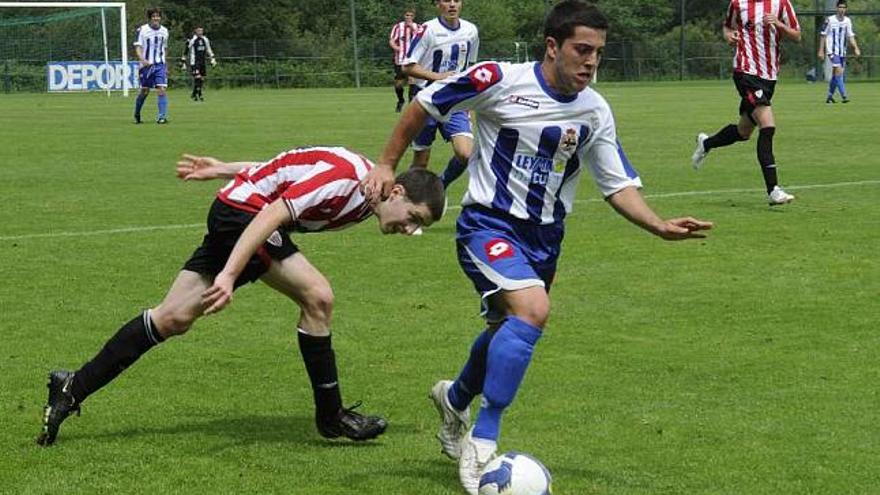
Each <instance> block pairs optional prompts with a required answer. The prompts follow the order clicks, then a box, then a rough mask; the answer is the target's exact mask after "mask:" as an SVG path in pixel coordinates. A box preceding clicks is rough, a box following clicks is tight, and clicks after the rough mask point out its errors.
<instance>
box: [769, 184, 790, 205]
mask: <svg viewBox="0 0 880 495" xmlns="http://www.w3.org/2000/svg"><path fill="white" fill-rule="evenodd" d="M792 200H794V196H793V195H791V194H788V193H787V192H785V191H783V190H782V188H781V187H779V186H775V187H774V188H773V190H772V191H770V194H768V195H767V202H768V203H770V206H776V205H784V204H786V203H791V202H792Z"/></svg>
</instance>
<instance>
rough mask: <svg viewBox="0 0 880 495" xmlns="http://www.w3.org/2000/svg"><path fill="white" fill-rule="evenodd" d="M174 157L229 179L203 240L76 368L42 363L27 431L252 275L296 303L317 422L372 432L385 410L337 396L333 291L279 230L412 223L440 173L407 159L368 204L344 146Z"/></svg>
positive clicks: (439, 188) (204, 173)
mask: <svg viewBox="0 0 880 495" xmlns="http://www.w3.org/2000/svg"><path fill="white" fill-rule="evenodd" d="M177 165H178V166H177V174H178V176H179V177H180V178H182V179H184V180H208V179H223V178H225V179H232V180H231V181H230V182H229V183H228V184H226V186H224V187H223V188H222V189H220V192H219V193H218V194H217V197H216V199H215V200H214V202H213V204H212V205H211V209H210V211H209V213H208V232H207V234H206V235H205V237H204V240H203V241H202V245H201V246H199V247H198V248H196V250H195V252H193V254H192V256H191V257H190V259H189V260H188V261H187V262H186V263H185V264H184V265H183V268H182V269H181V271H180V272H179V273H178V275H177V279H176V280H175V281H174V283H173V285H172V286H171V289H170V290H169V291H168V293H167V295H166V296H165V299H164V300H163V301H162V303H161V304H159V305H158V306H155V307H153V308H152V309H148V310H146V311H144V312H142V313H140V314H138V315H137V316H135V317H134V318H133V319H132V320H131V321H129V322H128V323H126V324H125V325H123V326H122V327H121V328H119V330H118V331H117V332H116V334H115V335H114V336H113V337H111V338H110V340H108V341H107V343H106V344H105V345H104V348H103V349H101V351H100V352H98V354H97V355H95V356H94V357H93V358H92V359H91V360H90V361H88V362H87V363H85V364H83V365H82V367H80V368H79V369H78V370H77V371H76V372H71V371H66V370H57V371H52V372H51V373H50V374H49V385H48V387H49V398H48V400H47V402H46V407H45V410H44V417H43V431H42V433H41V434H40V436H39V437H38V438H37V442H38V443H39V444H40V445H51V444H52V443H54V442H55V438H56V435H57V434H58V429H59V427H60V426H61V423H62V422H63V421H64V420H65V419H66V418H67V417H68V416H70V415H71V414H72V413H74V412H76V413H78V412H79V410H80V406H81V404H82V403H83V401H85V400H86V398H87V397H90V396H91V395H92V394H94V393H95V392H97V391H98V390H99V389H101V388H102V387H104V386H105V385H107V384H108V383H110V381H111V380H113V379H114V378H116V377H117V376H118V375H119V374H120V373H122V372H123V371H124V370H126V369H127V368H128V367H129V366H131V365H132V364H134V362H135V361H137V360H138V359H139V358H140V357H141V356H142V355H143V354H144V353H146V352H147V351H149V350H150V349H152V348H153V347H155V346H157V345H159V344H160V343H162V342H164V341H165V340H166V339H168V338H170V337H173V336H175V335H181V334H183V333H185V332H187V331H188V330H189V328H190V327H191V326H192V324H193V323H195V321H196V320H198V319H199V318H200V317H201V316H202V315H203V314H206V313H213V312H216V311H219V310H220V309H222V308H223V307H224V306H225V305H226V304H228V303H229V302H230V301H231V299H232V293H233V291H234V290H235V289H236V288H237V287H240V286H242V285H244V284H247V283H249V282H254V281H256V280H257V279H259V280H262V281H264V282H265V283H266V284H267V285H268V286H270V287H272V288H273V289H275V290H277V291H279V292H281V293H282V294H284V295H285V296H287V297H289V298H290V299H292V300H293V301H294V302H295V303H296V304H297V305H299V307H300V316H299V321H296V322H291V323H295V327H294V328H295V329H296V331H295V333H296V335H297V339H298V341H299V349H300V351H301V353H302V358H303V361H304V362H305V366H306V371H307V372H308V375H309V379H310V381H311V384H312V391H313V393H314V401H315V422H316V425H317V428H318V432H319V433H320V434H321V435H322V436H324V437H327V438H335V437H340V436H344V437H347V438H350V439H352V440H367V439H371V438H374V437H376V436H378V435H380V434H382V432H384V431H385V427H386V422H385V420H384V419H382V418H380V417H377V416H362V415H360V414H358V413H356V412H354V411H352V409H354V407H350V408H345V407H343V406H342V397H341V394H340V390H339V385H338V377H337V371H336V357H335V353H334V351H333V348H332V346H331V341H330V315H331V313H332V310H333V291H332V290H331V288H330V284H329V282H328V281H327V279H326V278H325V277H324V275H322V274H321V272H319V271H318V270H317V269H316V268H315V267H314V266H312V264H311V263H309V261H308V260H307V259H306V257H305V256H303V254H302V253H301V252H300V250H299V248H298V247H297V246H296V244H294V243H293V241H291V239H290V236H289V234H288V232H289V231H291V230H292V231H296V232H319V231H330V230H338V229H342V228H346V227H349V226H352V225H354V224H356V223H359V222H362V221H364V220H366V219H367V218H369V217H371V216H373V215H375V216H376V217H377V218H378V220H379V228H380V229H381V230H382V232H383V233H385V234H394V233H400V234H411V233H412V232H413V231H414V230H416V229H417V228H420V227H421V226H427V225H430V224H431V223H432V222H434V221H436V220H438V219H439V218H440V216H441V215H442V214H443V208H444V206H445V193H444V191H443V185H442V184H441V183H440V179H439V178H437V176H436V175H434V174H433V173H431V172H428V171H426V170H411V171H409V172H407V173H404V174H401V175H400V176H399V177H398V178H397V180H396V181H395V185H394V190H393V192H392V194H391V196H389V198H388V199H387V200H386V201H382V202H380V203H374V204H370V203H368V202H367V201H366V199H365V197H364V196H363V195H362V194H361V192H360V190H359V188H358V185H359V183H360V181H361V179H363V178H364V177H365V176H366V174H367V172H368V171H369V170H370V169H371V168H372V167H373V164H372V163H371V162H370V161H369V160H367V159H366V158H364V157H363V156H361V155H360V154H358V153H355V152H353V151H350V150H347V149H345V148H338V147H315V148H298V149H295V150H291V151H288V152H285V153H281V154H280V155H278V156H277V157H275V158H274V159H272V160H269V161H268V162H265V163H252V162H235V163H224V162H221V161H219V160H217V159H214V158H210V157H198V156H190V155H184V157H183V159H182V160H181V161H180V162H178V164H177ZM282 402H283V401H282ZM355 407H356V406H355Z"/></svg>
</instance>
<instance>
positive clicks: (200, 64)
mask: <svg viewBox="0 0 880 495" xmlns="http://www.w3.org/2000/svg"><path fill="white" fill-rule="evenodd" d="M186 46H187V48H188V49H189V53H188V54H187V60H188V62H189V69H190V73H191V74H192V78H193V89H192V94H191V95H190V98H192V100H193V101H205V98H204V96H203V95H202V88H203V87H204V86H205V80H206V79H207V78H208V63H210V64H211V67H214V66H216V65H217V58H216V57H214V50H212V49H211V42H210V41H209V40H208V37H207V36H205V29H204V28H202V27H201V26H200V27H197V28H196V30H195V34H193V37H192V38H191V39H190V40H189V41H187V43H186Z"/></svg>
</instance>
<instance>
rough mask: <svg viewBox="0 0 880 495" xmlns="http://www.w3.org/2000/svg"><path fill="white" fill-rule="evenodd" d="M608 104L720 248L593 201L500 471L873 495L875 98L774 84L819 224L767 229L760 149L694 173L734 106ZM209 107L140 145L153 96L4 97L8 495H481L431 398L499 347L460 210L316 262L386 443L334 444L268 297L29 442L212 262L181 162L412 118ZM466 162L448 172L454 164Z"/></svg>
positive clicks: (279, 306)
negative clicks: (478, 291)
mask: <svg viewBox="0 0 880 495" xmlns="http://www.w3.org/2000/svg"><path fill="white" fill-rule="evenodd" d="M599 89H600V91H601V92H602V93H603V94H605V95H606V97H607V99H608V100H609V101H610V103H611V104H612V106H613V108H614V109H615V114H616V118H617V122H618V127H619V132H620V137H621V141H622V143H623V144H624V146H625V148H626V150H627V152H628V154H629V156H630V158H631V159H632V161H633V163H634V164H635V166H636V167H637V168H638V169H639V171H640V173H641V174H642V178H643V181H644V182H645V185H646V188H645V190H644V193H645V194H646V196H648V197H649V201H650V203H651V204H652V205H653V206H654V208H655V209H656V210H657V211H658V212H659V213H660V214H662V215H664V216H673V215H682V214H687V215H693V216H697V217H700V218H705V219H710V220H713V221H715V222H716V229H715V230H714V231H712V232H711V234H710V236H709V238H708V239H706V240H703V241H691V242H683V243H667V242H664V241H661V240H659V239H656V238H653V237H652V236H650V235H648V234H646V233H644V232H641V231H640V230H639V229H637V228H635V227H632V226H631V225H629V224H627V223H626V222H625V221H624V220H623V219H621V218H620V217H619V216H617V215H615V214H614V213H613V212H612V210H611V209H610V208H608V207H607V206H605V205H604V204H603V203H602V201H601V200H600V199H599V197H598V193H597V192H596V189H595V187H594V186H593V185H592V184H591V183H590V180H589V179H585V180H584V183H583V184H582V186H581V190H580V194H579V198H580V199H579V202H578V204H577V207H576V211H575V213H574V214H572V215H571V216H570V217H569V219H568V222H567V237H566V240H565V245H564V249H563V256H562V260H561V263H560V269H559V273H558V276H557V281H556V284H555V286H554V289H553V294H552V301H553V314H552V316H551V321H550V323H549V325H548V328H547V331H546V335H545V337H544V339H543V340H542V341H541V343H540V345H539V346H538V348H537V351H536V355H535V359H534V361H533V363H532V366H531V367H530V370H529V373H528V375H527V376H526V379H525V383H524V385H523V387H522V389H521V391H520V394H519V395H518V397H517V400H516V402H515V404H514V406H513V407H512V408H511V409H510V410H509V412H508V413H507V415H506V416H505V421H504V425H503V427H504V428H503V436H502V442H501V448H502V449H503V450H514V449H515V450H522V451H526V452H530V453H533V454H534V455H536V456H538V457H539V458H541V459H542V460H543V461H545V463H546V464H547V465H548V466H549V468H550V470H551V471H552V472H553V474H554V476H555V481H556V486H555V488H556V493H558V494H563V495H571V494H658V493H663V494H678V493H687V494H693V493H701V494H702V493H707V494H710V493H711V494H716V493H717V494H721V493H726V494H741V493H748V494H756V493H767V494H779V493H792V494H804V493H816V494H828V493H835V494H836V493H876V490H877V487H878V486H880V474H878V470H877V466H878V465H880V433H878V430H877V419H878V417H880V416H878V410H880V397H878V392H877V383H878V382H880V367H878V365H877V363H878V362H880V337H878V333H877V325H878V321H880V305H878V296H880V261H878V260H880V257H878V255H877V250H878V246H880V243H878V241H880V207H878V204H880V201H878V200H880V145H878V141H877V116H878V115H880V92H878V91H877V85H876V84H852V85H850V91H851V96H852V98H853V103H851V104H849V105H846V106H843V105H840V104H838V105H834V106H831V105H827V106H826V105H824V104H823V103H822V101H823V99H824V94H823V92H824V88H822V87H819V86H808V85H801V84H790V83H786V82H783V83H782V84H781V85H780V87H779V90H778V92H777V97H776V99H775V101H774V103H775V106H774V108H775V109H776V115H777V121H778V127H779V131H778V133H777V140H776V156H777V158H778V162H779V165H780V176H781V179H782V183H783V184H784V185H785V186H786V187H787V188H788V189H789V192H792V193H794V194H796V195H797V196H798V199H797V201H796V202H795V203H793V204H791V205H788V206H785V207H781V208H773V209H771V208H769V207H767V205H766V202H765V199H764V193H763V190H762V182H761V178H760V172H759V168H758V165H757V164H756V162H755V158H754V141H752V142H750V143H747V144H739V145H737V146H734V147H731V148H728V149H723V150H717V151H714V152H713V153H712V155H711V156H710V157H709V160H708V163H707V165H706V167H705V169H704V170H702V171H700V172H694V171H693V170H692V169H691V168H690V166H689V160H690V154H691V151H692V143H693V135H694V134H695V133H696V132H697V131H700V130H703V131H707V132H710V133H711V132H714V131H715V130H717V129H718V128H720V127H721V126H722V125H724V124H725V123H727V122H729V121H731V120H732V119H733V118H735V113H736V108H737V104H738V100H737V99H736V97H735V93H734V90H733V88H732V85H730V84H728V83H723V84H721V83H702V84H696V83H692V84H686V85H679V84H671V83H670V84H621V85H610V84H602V85H601V86H600V87H599ZM186 96H187V95H186V94H185V93H184V91H180V90H178V91H172V92H171V94H170V102H171V106H170V112H171V113H170V116H171V124H170V125H168V126H157V125H154V124H152V123H151V122H150V123H146V124H144V125H141V126H134V125H131V124H130V123H129V122H130V113H131V106H132V104H133V100H132V99H123V98H120V97H113V98H110V99H107V98H106V97H104V96H98V95H51V96H48V95H16V94H13V95H2V96H0V136H3V140H2V147H0V162H2V164H3V172H4V177H3V181H2V185H0V192H2V198H3V200H4V201H3V202H4V210H5V211H4V222H3V224H2V226H0V260H2V263H0V278H2V284H0V308H2V320H0V321H2V334H0V335H2V345H0V363H2V376H3V380H2V386H0V414H2V417H3V427H2V429H0V444H2V449H3V455H2V456H0V492H3V493H16V494H26V493H50V492H51V493H84V494H92V493H111V492H112V493H297V494H299V493H304V494H305V493H308V494H349V493H368V494H404V495H408V494H457V493H460V491H459V488H458V483H457V471H456V466H455V464H454V463H452V462H449V461H447V460H445V459H444V458H442V457H441V455H440V454H439V448H438V445H437V444H436V442H435V440H434V438H433V435H434V430H435V427H436V417H435V412H434V410H433V408H432V407H431V405H430V403H429V401H428V400H427V398H426V397H427V392H428V390H429V389H430V387H431V385H432V384H433V383H434V382H435V381H436V380H437V379H440V378H444V377H451V376H453V375H454V374H455V373H456V372H457V370H458V367H459V366H460V364H461V363H462V362H463V360H464V358H465V356H466V352H467V349H468V348H469V345H470V342H471V340H472V338H473V337H474V336H475V335H476V333H477V332H478V331H479V330H480V328H481V322H480V320H479V318H478V317H477V307H478V301H477V298H476V297H475V295H474V294H473V292H472V288H471V286H470V283H469V282H468V281H467V280H466V279H465V277H464V276H463V275H462V274H461V273H460V270H459V268H458V266H457V262H456V261H455V255H454V243H453V231H454V217H455V215H454V214H452V215H449V216H448V217H447V218H446V219H444V220H443V221H442V222H441V223H440V224H439V225H437V226H436V227H433V228H431V229H430V230H429V231H428V232H427V233H426V235H424V236H422V237H418V238H408V239H407V238H403V237H400V236H387V237H383V236H381V235H380V234H379V232H378V229H377V228H376V226H375V221H374V220H369V221H367V222H366V224H365V225H362V226H359V227H356V228H354V229H350V230H346V231H343V232H339V233H329V234H319V235H307V236H295V240H296V241H297V242H298V243H299V244H300V246H301V248H302V249H303V251H304V252H305V253H306V255H307V256H308V257H309V259H310V260H311V261H312V262H313V263H314V264H315V265H316V266H318V267H319V268H320V269H321V270H322V271H323V272H324V273H325V274H326V275H327V277H328V278H329V279H330V281H331V283H332V284H333V286H334V288H335V293H336V300H337V304H336V308H335V312H334V326H333V329H334V342H335V346H336V350H337V356H338V360H339V366H340V373H341V379H342V391H343V394H344V396H345V397H346V399H347V400H348V401H349V402H351V401H354V400H356V399H363V400H364V401H365V405H364V409H365V410H366V411H369V412H378V413H381V414H384V415H386V416H387V417H388V419H389V421H390V424H391V426H390V428H389V430H388V432H387V434H386V435H385V436H383V437H382V438H381V439H380V440H379V441H376V442H371V443H367V444H358V445H355V444H351V443H345V442H327V441H324V440H322V439H321V438H320V437H319V436H318V435H317V433H316V432H315V430H314V427H313V424H312V406H311V392H310V390H309V386H308V380H307V377H306V375H305V372H304V369H303V366H302V364H301V361H300V358H299V352H298V349H297V347H296V344H295V337H294V334H293V332H294V324H295V322H296V318H297V310H296V308H295V307H294V306H293V305H292V304H291V303H290V302H289V301H287V300H286V299H285V298H283V297H282V296H280V295H277V294H276V293H274V292H272V291H271V290H269V289H268V288H266V287H265V286H262V285H259V284H257V285H254V286H251V287H247V288H245V289H244V290H242V291H240V292H239V293H238V294H237V296H236V299H235V302H234V303H233V304H232V306H230V307H229V308H228V309H227V310H225V311H224V312H223V313H221V314H220V315H218V316H215V317H210V318H206V319H205V320H203V321H200V322H199V323H198V324H197V325H196V326H195V328H194V329H193V331H191V332H190V333H189V334H187V335H186V336H184V337H182V338H178V339H174V340H173V341H171V342H169V343H167V344H165V345H162V346H161V347H160V348H157V349H155V350H153V351H151V352H150V353H148V354H147V355H145V356H144V357H143V358H142V359H141V360H140V361H139V362H138V363H136V364H135V365H134V366H133V367H132V368H131V369H129V370H128V371H127V372H126V373H124V374H123V375H122V376H121V377H120V378H119V379H118V380H116V381H115V382H114V383H112V384H111V385H109V386H108V387H107V388H105V389H104V390H102V391H101V392H99V393H98V394H96V395H95V396H93V397H91V398H90V399H89V400H88V401H87V403H86V404H85V405H84V407H83V415H82V417H79V418H76V417H74V418H71V419H69V420H68V421H67V422H66V423H65V424H64V427H63V428H62V431H61V434H60V436H59V441H58V443H57V445H56V446H54V447H52V448H49V449H43V448H39V447H37V446H36V445H35V444H34V442H33V439H34V437H35V436H36V434H37V432H38V430H39V421H40V414H41V407H42V404H43V402H44V401H45V375H46V372H47V371H48V370H49V369H50V368H55V367H69V368H76V367H78V366H79V365H80V364H81V363H82V362H84V361H85V360H87V359H89V358H91V357H92V356H93V355H94V354H95V353H96V352H97V351H98V349H99V348H100V347H101V346H102V345H103V344H104V342H105V341H106V339H107V338H109V337H110V336H111V335H112V334H113V333H114V332H115V331H116V329H117V328H118V327H119V325H121V324H122V323H124V322H125V321H127V320H128V319H130V318H131V317H133V316H135V315H136V314H137V313H138V312H139V311H141V310H142V309H144V308H147V307H150V306H151V305H154V304H156V303H157V302H158V301H160V300H161V298H162V297H163V295H164V292H165V290H166V289H167V287H168V285H169V284H170V282H171V280H172V279H173V277H174V275H175V273H176V272H177V270H178V269H179V268H180V266H181V264H182V263H183V262H184V261H185V260H186V259H187V257H188V256H189V254H190V253H191V251H192V249H193V248H194V247H195V246H196V245H198V243H199V242H200V239H201V235H202V233H203V228H202V227H201V225H202V224H203V222H204V217H205V214H206V211H207V207H208V205H209V203H210V201H211V198H212V195H213V193H214V191H215V190H216V189H217V188H218V187H219V186H220V185H221V184H220V183H182V182H179V181H177V180H176V179H175V178H174V176H173V165H174V162H175V160H176V158H177V157H178V156H179V155H180V153H182V152H194V153H209V154H213V155H216V156H218V157H221V158H224V159H230V160H247V159H266V158H269V157H271V156H274V155H275V154H276V153H277V152H280V151H282V150H285V149H288V148H291V147H295V146H300V145H305V144H337V143H340V144H344V145H346V146H349V147H351V148H354V149H358V150H360V151H362V152H364V153H365V154H367V155H368V156H371V157H375V156H377V155H378V152H379V150H380V149H381V147H382V146H383V144H384V141H385V140H386V139H387V137H388V135H389V133H390V128H391V126H392V125H393V124H394V122H395V119H396V116H397V115H396V114H394V113H392V112H391V108H392V105H393V94H392V91H391V90H390V89H366V90H362V91H354V90H351V91H339V90H333V91H329V90H328V91H320V90H295V91H222V92H221V91H210V92H208V94H207V97H208V101H207V102H206V103H204V104H194V103H191V102H190V101H189V100H188V99H187V98H186ZM154 98H155V97H151V100H150V101H149V102H148V104H147V107H146V109H145V116H147V117H148V119H147V120H148V122H149V120H150V119H149V117H150V116H152V115H153V112H154V111H155V110H154V109H155V99H154ZM448 156H449V149H448V147H447V146H442V145H439V144H438V145H437V146H436V147H435V158H436V160H434V161H435V163H445V161H446V157H448ZM435 166H436V165H435ZM463 188H464V181H463V180H462V181H459V183H457V184H456V185H455V186H454V188H453V191H452V196H453V197H455V198H457V197H460V195H461V193H462V191H463ZM677 193H684V194H677ZM453 213H455V212H453ZM147 227H150V228H155V229H153V230H148V229H145V228H147ZM122 229H132V230H130V231H120V230H122Z"/></svg>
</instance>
